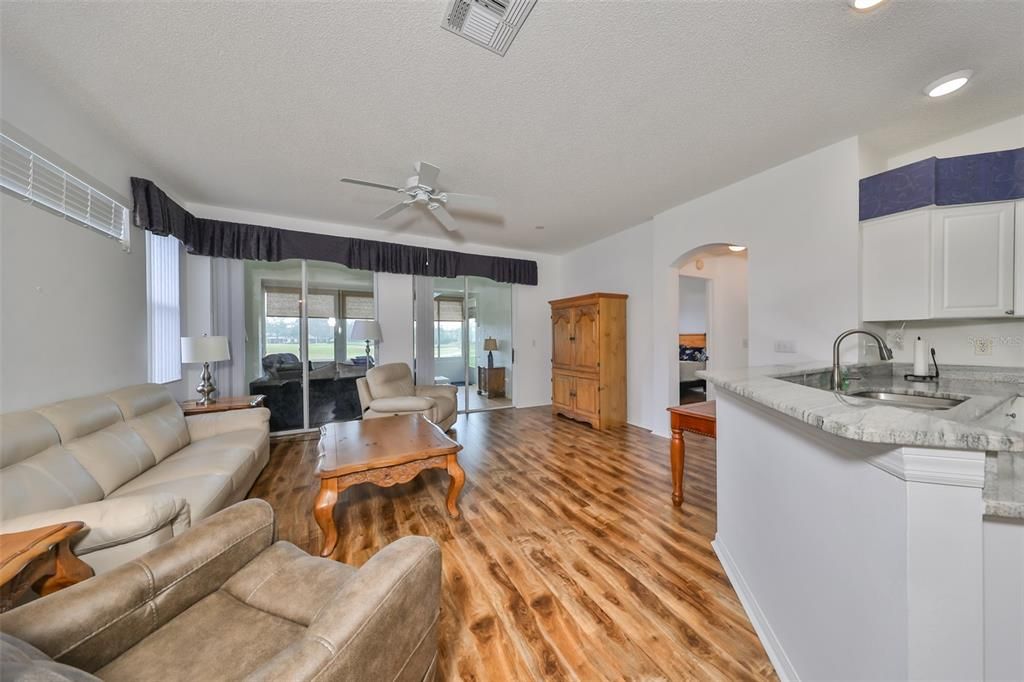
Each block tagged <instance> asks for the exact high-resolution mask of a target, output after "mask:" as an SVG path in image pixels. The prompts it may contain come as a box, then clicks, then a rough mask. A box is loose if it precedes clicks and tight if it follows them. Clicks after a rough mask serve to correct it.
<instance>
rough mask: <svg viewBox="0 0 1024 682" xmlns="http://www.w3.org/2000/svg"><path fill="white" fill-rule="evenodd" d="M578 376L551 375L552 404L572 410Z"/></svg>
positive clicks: (558, 407) (568, 410)
mask: <svg viewBox="0 0 1024 682" xmlns="http://www.w3.org/2000/svg"><path fill="white" fill-rule="evenodd" d="M575 383H576V378H575V377H572V376H567V375H565V374H555V375H553V376H552V377H551V404H552V405H553V406H554V407H555V408H556V409H559V410H562V411H565V412H571V411H572V410H573V409H574V406H573V390H574V386H575Z"/></svg>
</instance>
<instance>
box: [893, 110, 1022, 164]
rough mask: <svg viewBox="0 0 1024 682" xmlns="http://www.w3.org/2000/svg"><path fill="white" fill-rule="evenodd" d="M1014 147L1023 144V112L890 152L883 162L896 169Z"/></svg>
mask: <svg viewBox="0 0 1024 682" xmlns="http://www.w3.org/2000/svg"><path fill="white" fill-rule="evenodd" d="M1018 147H1024V114H1022V115H1020V116H1014V117H1013V118H1008V119H1006V120H1005V121H1000V122H998V123H993V124H992V125H988V126H985V127H983V128H977V129H975V130H970V131H968V132H966V133H963V134H960V135H956V136H955V137H950V138H947V139H945V140H942V141H940V142H936V143H934V144H930V145H928V146H926V147H920V148H918V149H914V150H911V151H909V152H903V153H900V154H894V155H892V156H890V157H889V159H888V161H887V162H886V168H887V169H888V168H899V167H900V166H905V165H907V164H908V163H914V162H915V161H920V160H921V159H927V158H929V157H932V156H938V157H940V158H946V157H950V156H964V155H966V154H981V153H982V152H998V151H1003V150H1005V149H1016V148H1018Z"/></svg>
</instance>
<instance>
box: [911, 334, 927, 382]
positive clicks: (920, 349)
mask: <svg viewBox="0 0 1024 682" xmlns="http://www.w3.org/2000/svg"><path fill="white" fill-rule="evenodd" d="M914 374H916V375H917V376H919V377H923V376H928V355H927V351H926V350H925V347H924V341H922V340H921V337H920V336H919V337H917V339H916V340H915V341H914Z"/></svg>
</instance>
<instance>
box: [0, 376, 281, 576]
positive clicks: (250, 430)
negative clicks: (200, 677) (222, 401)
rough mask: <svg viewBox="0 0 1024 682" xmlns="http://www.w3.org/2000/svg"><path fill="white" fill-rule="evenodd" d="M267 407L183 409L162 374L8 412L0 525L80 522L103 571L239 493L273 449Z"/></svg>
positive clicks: (86, 552) (91, 560)
mask: <svg viewBox="0 0 1024 682" xmlns="http://www.w3.org/2000/svg"><path fill="white" fill-rule="evenodd" d="M269 418H270V413H269V411H268V410H266V409H264V408H256V409H249V410H237V411H231V412H220V413H214V414H204V415H195V416H189V417H185V416H184V415H183V414H182V411H181V407H180V406H179V405H178V404H177V403H176V402H175V401H174V399H173V398H172V397H171V395H170V393H168V391H167V389H165V388H164V387H162V386H159V385H155V384H142V385H139V386H130V387H128V388H123V389H120V390H118V391H114V392H113V393H107V394H105V395H97V396H92V397H88V398H79V399H75V400H68V401H64V402H60V403H55V404H53V405H47V406H45V407H40V408H37V409H34V410H29V411H25V412H16V413H11V414H6V415H3V416H0V532H3V533H10V532H15V531H19V530H27V529H30V528H37V527H40V526H45V525H49V524H53V523H59V522H62V521H84V522H85V524H86V526H87V530H85V531H83V532H82V533H80V534H79V536H78V537H76V538H75V540H74V541H73V542H72V547H73V548H74V550H75V553H76V554H77V555H79V556H80V557H81V558H82V559H83V560H84V561H85V562H87V563H88V564H90V565H91V566H92V567H93V568H94V569H95V570H96V572H97V573H102V572H104V571H107V570H110V569H112V568H114V567H115V566H118V565H119V564H122V563H124V562H126V561H130V560H132V559H134V558H136V557H138V556H139V555H141V554H143V553H144V552H147V551H149V550H151V549H153V548H154V547H156V546H157V545H159V544H161V543H163V542H166V541H167V540H169V539H170V538H172V537H174V536H176V535H179V534H181V533H182V532H183V531H184V530H185V529H187V528H188V527H189V526H190V525H191V524H192V523H194V522H196V521H198V520H200V519H204V518H206V517H207V516H210V515H211V514H213V513H215V512H217V511H219V510H221V509H223V508H224V507H226V506H228V505H230V504H233V503H234V502H237V501H239V500H241V499H243V498H244V497H245V495H246V493H247V492H248V491H249V489H250V488H251V487H252V484H253V483H254V482H255V480H256V477H257V476H258V475H259V473H260V471H262V469H263V467H264V466H266V464H267V460H268V459H269V427H268V420H269Z"/></svg>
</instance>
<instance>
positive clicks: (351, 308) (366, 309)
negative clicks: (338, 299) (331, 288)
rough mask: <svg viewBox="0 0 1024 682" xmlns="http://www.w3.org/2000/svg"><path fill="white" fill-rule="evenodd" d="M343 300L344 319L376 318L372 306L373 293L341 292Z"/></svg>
mask: <svg viewBox="0 0 1024 682" xmlns="http://www.w3.org/2000/svg"><path fill="white" fill-rule="evenodd" d="M342 299H343V301H344V314H343V315H342V317H344V318H345V319H346V320H372V319H374V318H376V314H375V312H376V311H375V310H374V308H373V294H370V293H352V292H348V291H346V292H345V293H343V294H342Z"/></svg>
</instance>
